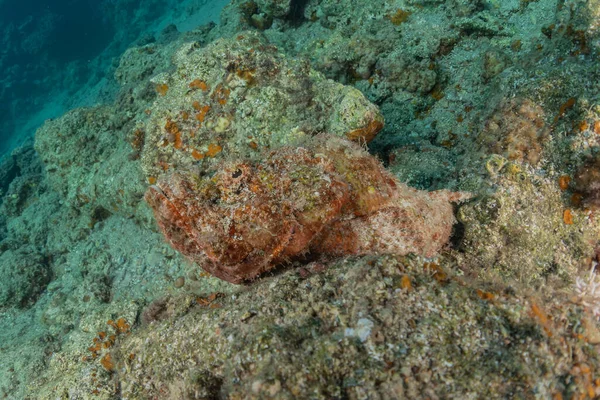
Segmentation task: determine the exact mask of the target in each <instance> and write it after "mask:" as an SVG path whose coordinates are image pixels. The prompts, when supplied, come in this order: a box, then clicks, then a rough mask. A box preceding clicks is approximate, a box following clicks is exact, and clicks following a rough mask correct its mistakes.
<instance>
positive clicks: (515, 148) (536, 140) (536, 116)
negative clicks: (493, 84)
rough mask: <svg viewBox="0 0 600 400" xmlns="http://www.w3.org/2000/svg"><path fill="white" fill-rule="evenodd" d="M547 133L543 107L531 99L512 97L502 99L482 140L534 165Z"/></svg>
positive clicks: (488, 123) (498, 152) (486, 144)
mask: <svg viewBox="0 0 600 400" xmlns="http://www.w3.org/2000/svg"><path fill="white" fill-rule="evenodd" d="M548 133H549V128H548V127H547V126H546V123H545V121H544V111H543V110H542V108H541V107H539V106H538V105H536V104H535V103H533V102H532V101H531V100H528V99H511V100H506V101H503V102H502V103H501V104H500V105H499V106H498V107H497V109H496V110H495V111H494V112H493V113H492V115H491V116H490V118H489V119H488V120H487V121H486V122H485V126H484V128H483V129H482V130H481V132H480V134H479V139H480V140H481V142H482V143H483V144H484V145H485V146H487V147H488V150H489V151H490V152H492V153H496V154H501V155H503V156H504V157H506V158H508V159H509V160H513V161H525V162H528V163H530V164H533V165H535V164H537V163H538V162H539V160H540V158H541V153H542V144H543V142H544V141H546V140H548Z"/></svg>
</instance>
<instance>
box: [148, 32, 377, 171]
mask: <svg viewBox="0 0 600 400" xmlns="http://www.w3.org/2000/svg"><path fill="white" fill-rule="evenodd" d="M174 59H175V61H174V62H175V68H176V70H175V72H173V73H172V74H161V75H159V76H155V77H154V78H153V82H154V83H155V84H156V87H157V90H159V93H160V94H161V95H160V96H158V98H157V99H156V101H155V103H154V104H153V105H152V107H150V109H149V110H148V113H149V114H150V116H149V118H148V120H147V121H146V122H145V123H144V124H143V126H141V129H142V130H143V131H144V133H145V141H144V148H143V150H142V152H141V162H142V167H143V169H144V172H145V173H146V176H147V177H152V178H153V179H155V178H158V177H159V176H161V175H163V174H164V173H165V172H166V171H168V170H171V169H174V168H175V169H181V168H185V169H190V168H192V167H200V168H202V169H205V168H207V166H209V165H212V164H215V163H216V162H218V161H219V160H221V159H223V157H237V158H250V159H252V158H254V159H256V158H257V157H259V156H260V150H263V149H268V148H276V147H278V146H283V145H291V144H294V143H298V142H300V141H302V139H303V138H304V137H307V136H311V135H314V134H316V133H318V132H328V133H331V134H334V135H338V136H347V137H349V138H351V139H353V140H356V141H360V140H362V141H369V140H371V139H372V138H373V137H374V136H375V134H376V133H377V132H378V131H379V130H380V129H381V128H382V127H383V117H382V116H381V113H380V111H379V109H378V108H377V107H376V106H375V105H373V104H371V103H370V102H369V101H368V100H367V99H366V98H365V97H364V96H363V94H362V93H361V92H360V91H358V90H356V89H354V88H352V87H348V86H344V85H341V84H339V83H335V82H333V81H330V80H327V79H326V78H325V77H323V76H322V75H321V74H320V73H318V72H316V71H314V70H313V69H311V68H310V66H309V64H308V63H306V62H303V61H300V60H296V59H293V58H289V57H286V56H284V55H283V54H281V53H279V52H278V50H277V49H276V48H275V47H273V46H272V45H270V44H269V43H268V42H267V41H266V40H265V39H264V38H263V37H262V36H261V35H260V34H257V33H255V32H242V33H240V34H239V35H238V36H237V37H234V38H225V39H218V40H216V41H215V42H213V43H211V44H209V45H208V46H206V47H204V48H198V47H197V46H195V45H194V43H191V44H186V45H184V46H183V47H182V48H181V49H180V50H179V51H178V52H177V53H176V55H175V58H174Z"/></svg>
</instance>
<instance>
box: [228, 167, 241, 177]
mask: <svg viewBox="0 0 600 400" xmlns="http://www.w3.org/2000/svg"><path fill="white" fill-rule="evenodd" d="M241 175H242V170H241V169H239V168H238V169H236V170H235V172H234V173H233V174H231V177H232V178H239V177H240V176H241Z"/></svg>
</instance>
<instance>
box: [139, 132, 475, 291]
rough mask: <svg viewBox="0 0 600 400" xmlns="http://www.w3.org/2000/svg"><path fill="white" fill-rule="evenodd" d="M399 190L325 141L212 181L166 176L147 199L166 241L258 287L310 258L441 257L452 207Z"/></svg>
mask: <svg viewBox="0 0 600 400" xmlns="http://www.w3.org/2000/svg"><path fill="white" fill-rule="evenodd" d="M466 197H467V195H465V194H462V193H452V192H448V191H437V192H431V193H428V192H423V191H418V190H415V189H411V188H409V187H408V186H406V185H404V184H402V183H400V182H399V181H397V180H396V178H394V177H393V176H392V175H391V174H390V173H389V172H387V171H386V170H385V169H384V168H383V166H382V165H381V164H380V163H379V161H378V160H377V159H375V158H374V157H372V156H371V155H369V154H368V153H367V152H366V151H364V150H363V149H362V148H361V147H360V146H358V145H356V144H354V143H351V142H348V141H346V140H344V139H340V138H337V137H333V136H327V135H320V136H317V137H316V138H313V139H312V140H311V142H310V143H309V144H307V145H304V146H301V147H282V148H279V149H277V150H273V151H271V152H270V153H269V154H268V155H267V156H266V157H265V159H264V160H263V162H261V163H251V162H244V161H238V162H232V161H227V162H223V163H222V164H220V165H219V167H218V168H217V170H216V172H215V173H214V175H212V176H211V177H207V176H199V175H198V174H197V173H195V174H194V173H193V172H189V171H185V172H182V171H179V172H172V173H170V174H167V175H163V176H162V177H161V178H159V180H158V181H157V183H156V185H153V186H151V187H150V188H149V189H148V191H147V193H146V200H147V202H148V203H149V204H150V206H151V207H152V209H153V210H154V215H155V217H156V220H157V222H158V225H159V227H160V229H161V231H162V232H163V234H164V236H165V237H166V239H167V240H168V242H169V243H170V244H171V245H172V246H173V247H174V248H175V249H176V250H178V251H180V252H181V253H183V254H184V255H186V256H187V257H189V258H190V259H192V260H193V261H195V262H197V263H198V264H199V265H201V266H202V267H203V268H204V269H205V270H207V271H208V272H210V273H211V274H213V275H215V276H217V277H219V278H221V279H224V280H226V281H229V282H232V283H242V282H244V281H248V280H251V279H253V278H255V277H256V276H258V275H260V274H261V273H263V272H265V271H268V270H270V269H272V268H273V267H274V266H276V265H278V264H281V263H283V262H285V261H287V260H290V259H293V258H295V257H298V256H301V255H303V254H305V253H307V252H312V253H317V254H330V255H337V256H343V255H360V254H400V255H405V254H408V253H416V254H421V255H424V256H427V257H431V256H433V255H435V254H436V253H437V252H438V251H439V250H440V249H441V248H442V247H443V246H444V245H445V244H446V243H447V242H448V239H449V237H450V234H451V230H452V225H453V223H454V215H453V211H452V205H451V204H450V202H451V201H460V200H463V199H465V198H466Z"/></svg>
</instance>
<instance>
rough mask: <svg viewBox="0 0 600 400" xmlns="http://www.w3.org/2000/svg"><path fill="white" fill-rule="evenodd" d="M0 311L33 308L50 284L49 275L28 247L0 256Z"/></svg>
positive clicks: (36, 255)
mask: <svg viewBox="0 0 600 400" xmlns="http://www.w3.org/2000/svg"><path fill="white" fill-rule="evenodd" d="M0 276H2V281H1V282H0V308H3V307H11V306H16V307H28V306H31V305H33V304H34V303H35V302H36V300H37V299H38V297H39V296H40V295H41V294H42V292H43V291H44V290H45V289H46V286H48V283H50V279H51V276H52V272H51V270H50V267H49V265H48V263H47V261H46V260H45V259H44V257H43V256H42V255H41V254H40V253H39V252H38V251H37V250H36V249H35V248H33V247H32V246H23V247H21V248H19V249H16V250H6V251H3V252H2V253H1V254H0Z"/></svg>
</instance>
